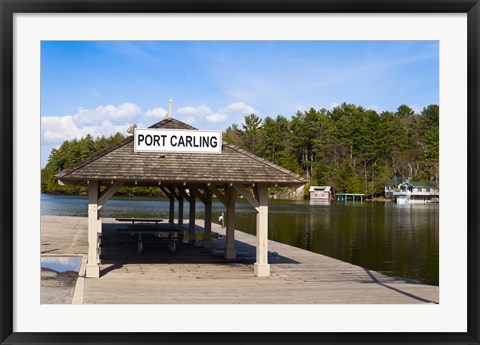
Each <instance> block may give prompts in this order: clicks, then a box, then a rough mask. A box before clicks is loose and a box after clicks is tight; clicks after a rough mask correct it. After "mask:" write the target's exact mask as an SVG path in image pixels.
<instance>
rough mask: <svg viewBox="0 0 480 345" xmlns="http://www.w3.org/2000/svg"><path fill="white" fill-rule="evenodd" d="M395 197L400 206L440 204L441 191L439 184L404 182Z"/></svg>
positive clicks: (394, 194)
mask: <svg viewBox="0 0 480 345" xmlns="http://www.w3.org/2000/svg"><path fill="white" fill-rule="evenodd" d="M393 196H394V197H395V199H396V202H397V204H399V205H404V204H430V203H438V202H439V199H440V190H439V187H438V183H437V182H404V183H401V184H400V185H399V186H398V189H397V190H396V191H395V192H393Z"/></svg>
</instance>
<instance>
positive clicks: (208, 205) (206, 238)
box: [203, 188, 213, 249]
mask: <svg viewBox="0 0 480 345" xmlns="http://www.w3.org/2000/svg"><path fill="white" fill-rule="evenodd" d="M204 229H205V232H204V234H203V247H204V248H207V249H212V247H213V241H212V191H211V190H210V189H209V188H205V226H204Z"/></svg>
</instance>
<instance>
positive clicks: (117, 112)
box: [41, 103, 141, 143]
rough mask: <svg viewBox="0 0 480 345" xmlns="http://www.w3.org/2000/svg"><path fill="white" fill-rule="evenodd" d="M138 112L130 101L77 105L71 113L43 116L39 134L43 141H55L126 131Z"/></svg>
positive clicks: (138, 108)
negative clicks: (85, 106)
mask: <svg viewBox="0 0 480 345" xmlns="http://www.w3.org/2000/svg"><path fill="white" fill-rule="evenodd" d="M140 114H141V110H140V107H138V106H137V105H136V104H134V103H123V104H120V105H118V106H114V105H105V106H98V107H96V108H95V109H85V108H79V109H78V111H77V112H76V113H75V114H73V115H65V116H43V117H42V119H41V124H42V127H41V128H42V137H43V140H44V141H47V142H53V143H59V142H62V141H64V140H71V139H74V138H81V137H84V136H85V135H87V134H91V135H92V136H94V137H96V136H99V135H100V136H101V135H112V134H115V133H116V132H122V133H126V130H127V128H128V127H129V126H130V125H131V124H132V123H133V122H134V121H133V120H134V118H135V117H136V116H138V115H140Z"/></svg>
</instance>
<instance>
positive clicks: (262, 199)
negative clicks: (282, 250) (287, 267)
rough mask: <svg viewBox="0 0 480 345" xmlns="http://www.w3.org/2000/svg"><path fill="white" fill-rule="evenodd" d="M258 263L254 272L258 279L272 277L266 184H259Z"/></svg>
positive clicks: (254, 266) (254, 267)
mask: <svg viewBox="0 0 480 345" xmlns="http://www.w3.org/2000/svg"><path fill="white" fill-rule="evenodd" d="M256 192H257V193H256V194H257V197H258V207H257V262H255V264H254V265H253V272H254V274H255V276H257V277H268V276H270V265H269V264H268V187H267V185H266V184H264V183H258V184H257V191H256Z"/></svg>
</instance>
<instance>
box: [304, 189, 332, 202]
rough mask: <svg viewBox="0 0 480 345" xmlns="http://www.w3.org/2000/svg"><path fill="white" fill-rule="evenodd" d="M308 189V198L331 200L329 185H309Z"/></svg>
mask: <svg viewBox="0 0 480 345" xmlns="http://www.w3.org/2000/svg"><path fill="white" fill-rule="evenodd" d="M308 191H309V193H310V200H318V201H331V200H333V188H332V187H331V186H311V187H310V189H309V190H308Z"/></svg>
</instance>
